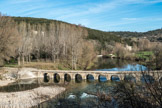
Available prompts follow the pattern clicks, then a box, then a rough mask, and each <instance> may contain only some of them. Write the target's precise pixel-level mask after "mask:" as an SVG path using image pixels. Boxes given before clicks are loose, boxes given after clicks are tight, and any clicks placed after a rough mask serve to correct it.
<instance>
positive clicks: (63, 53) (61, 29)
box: [0, 17, 161, 69]
mask: <svg viewBox="0 0 162 108" xmlns="http://www.w3.org/2000/svg"><path fill="white" fill-rule="evenodd" d="M1 18H3V19H4V18H5V19H6V20H7V19H10V21H9V22H8V23H10V25H11V26H10V25H9V24H7V25H8V26H9V27H8V28H7V26H6V28H5V30H6V31H7V30H8V29H10V31H12V30H13V31H14V32H13V31H12V33H13V34H12V36H11V37H14V36H15V37H16V38H14V39H12V38H10V39H9V38H8V37H7V38H8V39H7V38H6V39H5V40H2V39H1V40H2V41H3V42H5V41H6V40H8V41H7V42H9V43H12V45H10V44H8V43H7V42H5V44H8V45H5V46H6V47H7V46H8V48H10V49H8V50H6V51H8V52H7V53H6V52H4V53H3V54H5V58H4V57H3V56H1V59H0V60H1V62H0V63H2V60H3V61H5V62H6V65H7V66H10V65H11V66H14V65H13V64H14V63H18V65H19V66H20V65H21V66H25V64H28V63H31V62H47V63H49V62H51V63H53V64H63V66H61V67H63V68H64V67H67V68H68V69H90V68H91V66H92V65H93V64H94V60H95V57H96V55H97V54H102V55H109V54H111V55H116V57H117V58H120V59H130V60H135V59H138V60H141V59H142V60H148V59H150V58H151V59H152V60H154V59H155V49H156V46H157V45H161V43H158V42H151V41H150V40H148V39H146V38H140V37H141V36H142V37H143V34H144V33H138V32H103V31H99V30H94V29H90V28H86V27H82V26H81V25H74V24H69V23H66V22H61V21H57V20H48V19H43V18H30V17H12V18H10V17H1ZM11 20H12V21H11ZM13 20H14V21H13ZM0 25H2V24H0ZM13 25H14V26H13ZM11 28H13V29H11ZM160 31H161V29H160V30H157V31H156V32H154V31H152V32H149V33H148V34H152V35H153V34H155V33H156V34H157V32H158V33H161V32H160ZM3 33H4V34H7V33H8V34H7V35H9V33H11V32H7V33H5V32H3ZM145 34H146V33H145ZM3 36H4V35H3ZM134 37H138V38H134ZM13 41H14V44H13ZM2 47H3V46H2ZM5 49H7V48H5ZM11 50H12V52H11ZM15 52H16V53H15ZM2 57H3V58H2ZM10 59H11V60H10ZM31 64H32V63H31ZM65 65H66V66H65Z"/></svg>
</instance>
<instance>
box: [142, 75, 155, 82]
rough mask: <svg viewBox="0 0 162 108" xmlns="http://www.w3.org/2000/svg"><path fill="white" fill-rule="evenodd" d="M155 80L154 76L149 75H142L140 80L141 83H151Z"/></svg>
mask: <svg viewBox="0 0 162 108" xmlns="http://www.w3.org/2000/svg"><path fill="white" fill-rule="evenodd" d="M154 81H155V79H154V77H153V76H151V75H142V76H141V82H143V83H153V82H154Z"/></svg>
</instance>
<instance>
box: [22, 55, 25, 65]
mask: <svg viewBox="0 0 162 108" xmlns="http://www.w3.org/2000/svg"><path fill="white" fill-rule="evenodd" d="M24 61H25V60H24V55H23V56H22V64H23V65H24Z"/></svg>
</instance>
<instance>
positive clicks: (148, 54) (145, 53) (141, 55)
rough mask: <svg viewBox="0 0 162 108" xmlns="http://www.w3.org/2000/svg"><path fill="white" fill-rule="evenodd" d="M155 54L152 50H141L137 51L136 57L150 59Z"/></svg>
mask: <svg viewBox="0 0 162 108" xmlns="http://www.w3.org/2000/svg"><path fill="white" fill-rule="evenodd" d="M153 56H154V53H153V52H152V51H140V52H137V53H136V57H137V58H139V59H143V60H150V59H151V58H152V57H153Z"/></svg>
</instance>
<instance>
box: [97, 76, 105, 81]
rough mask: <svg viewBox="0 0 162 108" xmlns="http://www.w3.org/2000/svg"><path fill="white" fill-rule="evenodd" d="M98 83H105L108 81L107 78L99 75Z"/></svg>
mask: <svg viewBox="0 0 162 108" xmlns="http://www.w3.org/2000/svg"><path fill="white" fill-rule="evenodd" d="M98 81H99V82H104V81H107V78H106V76H105V75H99V76H98Z"/></svg>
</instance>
